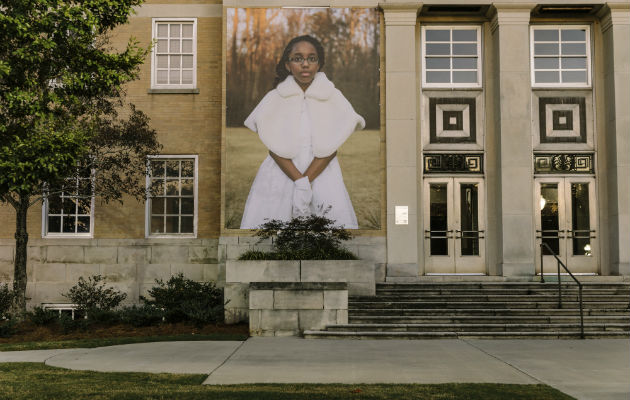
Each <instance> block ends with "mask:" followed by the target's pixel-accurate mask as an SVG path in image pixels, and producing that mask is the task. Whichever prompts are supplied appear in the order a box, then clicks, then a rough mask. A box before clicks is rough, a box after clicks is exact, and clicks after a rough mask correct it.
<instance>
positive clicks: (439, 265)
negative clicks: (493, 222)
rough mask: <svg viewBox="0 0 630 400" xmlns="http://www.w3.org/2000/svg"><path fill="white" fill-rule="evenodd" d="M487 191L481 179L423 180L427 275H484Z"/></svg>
mask: <svg viewBox="0 0 630 400" xmlns="http://www.w3.org/2000/svg"><path fill="white" fill-rule="evenodd" d="M484 194H485V191H484V186H483V179H481V178H426V179H425V180H424V199H423V200H424V201H423V204H424V265H425V273H427V274H464V273H468V274H471V273H474V274H485V272H486V264H485V253H486V251H485V240H484V239H485V217H486V216H485V196H484Z"/></svg>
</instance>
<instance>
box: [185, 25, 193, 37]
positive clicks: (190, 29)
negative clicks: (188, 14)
mask: <svg viewBox="0 0 630 400" xmlns="http://www.w3.org/2000/svg"><path fill="white" fill-rule="evenodd" d="M192 36H193V24H182V37H185V38H191V37H192Z"/></svg>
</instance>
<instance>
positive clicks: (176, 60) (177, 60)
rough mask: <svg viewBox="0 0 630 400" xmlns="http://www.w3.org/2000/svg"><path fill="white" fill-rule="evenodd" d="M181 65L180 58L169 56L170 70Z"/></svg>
mask: <svg viewBox="0 0 630 400" xmlns="http://www.w3.org/2000/svg"><path fill="white" fill-rule="evenodd" d="M180 65H181V56H171V68H179V67H180Z"/></svg>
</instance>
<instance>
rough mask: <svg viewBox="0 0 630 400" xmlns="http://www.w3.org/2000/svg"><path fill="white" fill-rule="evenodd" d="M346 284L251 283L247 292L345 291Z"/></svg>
mask: <svg viewBox="0 0 630 400" xmlns="http://www.w3.org/2000/svg"><path fill="white" fill-rule="evenodd" d="M347 289H348V284H347V283H346V282H251V283H250V284H249V290H347Z"/></svg>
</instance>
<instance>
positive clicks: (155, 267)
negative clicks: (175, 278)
mask: <svg viewBox="0 0 630 400" xmlns="http://www.w3.org/2000/svg"><path fill="white" fill-rule="evenodd" d="M137 268H138V282H140V283H141V282H144V283H153V282H155V280H156V279H162V280H163V281H167V280H168V279H169V278H170V277H171V265H170V264H138V266H137Z"/></svg>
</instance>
